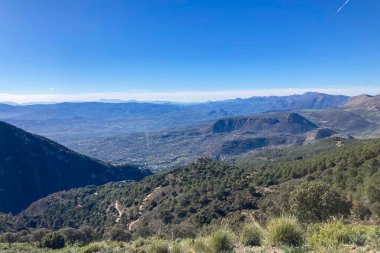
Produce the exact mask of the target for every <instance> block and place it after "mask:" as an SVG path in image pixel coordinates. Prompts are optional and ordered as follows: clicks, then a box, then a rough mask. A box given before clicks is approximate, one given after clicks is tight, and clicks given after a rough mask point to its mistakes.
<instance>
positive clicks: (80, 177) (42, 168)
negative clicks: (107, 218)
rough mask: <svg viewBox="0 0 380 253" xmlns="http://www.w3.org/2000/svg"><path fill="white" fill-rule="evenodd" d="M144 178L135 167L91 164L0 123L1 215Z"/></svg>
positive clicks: (48, 142)
mask: <svg viewBox="0 0 380 253" xmlns="http://www.w3.org/2000/svg"><path fill="white" fill-rule="evenodd" d="M146 174H147V172H144V171H141V170H140V169H139V168H138V167H134V166H117V167H114V166H111V165H109V164H106V163H103V162H100V161H97V160H94V159H92V158H89V157H86V156H83V155H80V154H78V153H76V152H74V151H71V150H69V149H67V148H65V147H64V146H61V145H59V144H57V143H55V142H52V141H50V140H48V139H46V138H43V137H40V136H37V135H33V134H30V133H27V132H25V131H23V130H21V129H19V128H16V127H14V126H12V125H9V124H7V123H3V122H0V211H1V212H18V211H20V210H22V209H24V208H26V207H27V206H28V205H29V204H30V203H31V202H33V201H35V200H37V199H39V198H41V197H44V196H46V195H48V194H50V193H53V192H56V191H60V190H64V189H70V188H74V187H80V186H85V185H91V184H92V185H100V184H104V183H106V182H109V181H116V180H117V181H119V180H124V179H131V180H140V179H142V178H143V177H144V176H145V175H146ZM148 174H149V173H148Z"/></svg>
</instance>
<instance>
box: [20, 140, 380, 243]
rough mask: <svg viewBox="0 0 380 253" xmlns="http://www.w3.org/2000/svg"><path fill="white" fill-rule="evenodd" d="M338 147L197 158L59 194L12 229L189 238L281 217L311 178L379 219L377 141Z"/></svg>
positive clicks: (26, 214) (36, 206)
mask: <svg viewBox="0 0 380 253" xmlns="http://www.w3.org/2000/svg"><path fill="white" fill-rule="evenodd" d="M339 141H340V145H335V146H332V145H330V144H328V145H330V146H329V148H328V149H327V151H322V150H321V149H320V147H317V148H316V149H313V148H310V149H309V150H310V153H309V154H305V155H304V157H301V158H300V157H290V158H286V157H282V156H281V155H279V156H278V157H277V158H275V159H273V161H272V164H269V165H268V164H264V166H261V167H260V166H254V167H253V166H249V165H247V164H245V166H238V167H236V166H230V165H225V164H223V163H220V162H215V161H212V160H208V159H202V160H199V161H198V162H196V163H193V164H190V165H188V166H185V167H182V168H179V169H176V170H173V171H170V172H166V173H161V174H156V175H153V176H149V177H147V178H145V179H143V180H142V181H141V182H139V183H110V184H106V185H104V186H100V187H86V188H81V189H74V190H70V191H67V192H60V193H56V194H53V195H51V196H49V197H47V198H44V199H42V200H39V201H37V202H35V203H33V204H32V205H31V206H30V207H29V208H28V209H27V210H26V211H25V212H23V213H22V214H21V215H20V216H17V217H14V222H15V224H18V225H16V226H15V227H23V226H25V225H24V224H27V226H29V227H33V228H34V227H48V228H51V229H59V228H62V227H66V226H83V225H88V226H91V227H93V228H94V229H96V230H98V232H100V233H103V232H107V231H109V230H110V229H113V228H115V227H119V226H120V227H123V228H125V229H128V231H129V232H131V233H133V234H135V235H136V236H138V235H143V236H146V235H151V234H157V233H161V234H164V235H168V236H170V235H171V234H172V233H174V234H175V236H186V235H188V234H189V233H190V234H191V233H195V232H194V231H198V230H199V229H200V228H201V227H203V226H205V225H209V224H215V223H216V222H218V221H220V220H222V219H228V220H230V221H231V222H237V223H239V220H241V219H243V220H244V219H245V217H246V215H247V214H249V213H252V212H253V213H255V214H256V215H257V216H258V217H264V219H265V217H269V216H270V215H271V212H273V214H276V215H278V213H277V212H278V210H273V208H272V209H271V208H268V205H269V206H271V207H273V206H274V205H275V206H279V207H280V206H281V204H284V205H285V204H286V203H288V202H289V199H288V198H289V195H287V194H286V193H288V192H290V191H291V189H294V187H295V186H297V185H299V184H301V183H302V182H312V181H316V180H318V181H320V180H322V181H325V182H326V183H328V184H329V185H331V186H334V187H336V189H338V190H340V191H342V194H343V196H351V197H350V198H347V200H356V201H359V202H360V203H363V205H364V206H365V208H367V210H370V211H368V213H369V214H371V213H372V215H374V216H376V215H379V214H380V213H379V210H378V208H377V207H378V206H379V202H380V198H379V196H380V195H379V193H380V189H379V184H378V179H379V178H380V176H379V173H380V171H379V169H380V166H379V161H380V157H379V154H380V140H369V141H356V140H355V141H349V142H344V141H342V140H339V139H335V138H333V139H331V143H334V142H335V143H337V142H339ZM325 142H327V140H326V141H325ZM290 153H291V152H290ZM284 155H285V156H287V154H286V153H285V154H284ZM264 156H265V154H262V156H261V157H260V159H262V157H264ZM256 158H257V157H256ZM256 158H254V159H256ZM256 164H257V163H256ZM273 196H280V200H281V201H278V202H276V203H275V204H273V203H272V204H268V203H271V202H270V199H272V198H273ZM277 200H278V199H277ZM263 210H265V212H264V211H263ZM282 210H283V211H284V212H285V213H282V214H289V213H286V212H288V211H289V210H288V209H286V208H285V209H282ZM90 217H91V218H90Z"/></svg>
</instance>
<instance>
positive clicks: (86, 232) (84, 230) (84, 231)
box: [79, 226, 97, 244]
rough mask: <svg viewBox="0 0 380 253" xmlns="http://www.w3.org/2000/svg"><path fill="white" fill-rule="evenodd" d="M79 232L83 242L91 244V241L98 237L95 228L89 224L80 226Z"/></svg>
mask: <svg viewBox="0 0 380 253" xmlns="http://www.w3.org/2000/svg"><path fill="white" fill-rule="evenodd" d="M79 232H80V233H81V243H82V244H89V243H90V242H93V241H95V239H96V237H97V235H96V233H95V231H94V229H93V228H91V227H89V226H83V227H81V228H79Z"/></svg>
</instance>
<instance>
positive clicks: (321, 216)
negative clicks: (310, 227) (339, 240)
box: [289, 181, 350, 222]
mask: <svg viewBox="0 0 380 253" xmlns="http://www.w3.org/2000/svg"><path fill="white" fill-rule="evenodd" d="M289 205H290V211H291V213H292V214H293V215H295V216H296V217H297V218H298V219H300V220H302V221H306V222H315V221H325V220H327V219H329V218H331V217H335V216H346V215H348V214H349V212H350V204H349V203H348V202H347V201H346V200H345V199H344V197H343V196H342V195H341V194H340V193H339V192H338V191H337V190H335V189H334V188H332V187H331V186H330V185H328V184H326V183H324V182H318V181H316V182H305V183H302V184H300V185H299V186H297V187H296V188H295V189H294V190H293V191H292V192H291V193H290V197H289Z"/></svg>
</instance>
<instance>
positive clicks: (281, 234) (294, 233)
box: [267, 217, 303, 246]
mask: <svg viewBox="0 0 380 253" xmlns="http://www.w3.org/2000/svg"><path fill="white" fill-rule="evenodd" d="M267 240H268V242H269V243H270V244H271V245H273V246H281V245H287V246H300V245H302V243H303V231H302V229H301V226H300V225H299V223H298V221H297V219H296V218H294V217H282V218H276V219H273V220H272V221H270V222H269V224H268V226H267Z"/></svg>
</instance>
